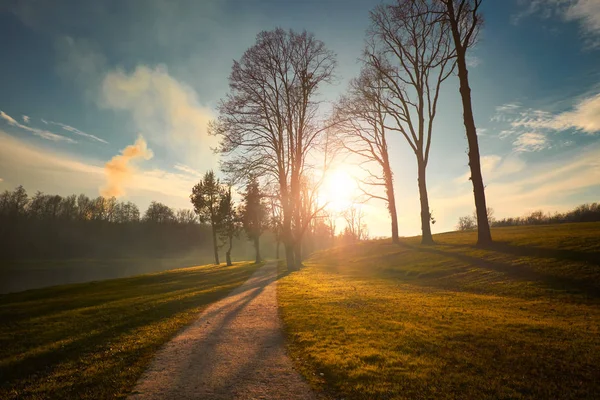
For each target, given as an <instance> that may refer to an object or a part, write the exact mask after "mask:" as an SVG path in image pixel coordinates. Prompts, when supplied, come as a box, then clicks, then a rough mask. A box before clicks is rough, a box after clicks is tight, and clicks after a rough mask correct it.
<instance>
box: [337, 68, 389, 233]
mask: <svg viewBox="0 0 600 400" xmlns="http://www.w3.org/2000/svg"><path fill="white" fill-rule="evenodd" d="M388 95H389V91H386V90H385V84H384V83H383V82H382V78H381V75H380V73H379V72H378V71H376V70H375V69H373V68H370V67H366V68H363V70H362V71H361V74H360V76H359V78H357V79H353V80H352V81H351V82H350V88H349V90H348V94H347V95H346V96H344V97H342V98H341V99H340V101H339V102H338V104H337V106H336V108H335V114H334V120H335V121H336V125H335V126H336V132H337V137H338V138H339V142H338V143H339V144H340V145H341V146H342V147H343V148H344V149H346V150H347V151H349V152H350V153H351V154H354V155H356V156H358V157H360V158H361V159H362V160H361V161H362V162H361V163H360V164H359V165H360V166H361V167H362V168H363V170H364V171H365V172H366V173H367V175H368V176H367V178H366V179H362V180H360V183H361V184H363V185H368V186H371V187H372V188H371V189H369V190H365V188H364V187H362V185H361V186H359V188H360V190H361V191H362V193H363V195H364V196H365V197H366V199H379V200H383V201H384V202H385V203H386V204H387V207H388V211H389V213H390V218H391V224H392V242H393V243H398V214H397V212H396V198H395V195H394V177H393V174H392V168H391V166H390V159H389V154H388V142H387V137H386V134H387V129H386V118H387V112H386V109H389V108H391V104H389V102H390V99H389V98H388ZM384 103H387V104H384ZM372 164H375V165H376V166H377V167H379V168H380V169H381V173H374V172H373V171H372V170H371V169H370V166H371V165H372ZM363 165H366V167H363ZM373 187H375V188H377V187H382V188H383V189H384V190H385V195H384V196H382V195H380V194H376V192H374V191H373ZM333 228H334V230H335V227H333Z"/></svg>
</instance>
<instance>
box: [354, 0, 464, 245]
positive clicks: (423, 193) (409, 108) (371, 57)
mask: <svg viewBox="0 0 600 400" xmlns="http://www.w3.org/2000/svg"><path fill="white" fill-rule="evenodd" d="M436 7H437V3H436V2H435V1H432V0H397V1H396V2H395V3H394V4H393V5H380V6H378V7H377V8H375V10H374V11H372V12H371V28H370V30H369V33H368V36H369V43H368V45H367V48H366V50H365V62H366V64H367V66H368V67H369V68H372V69H374V70H375V71H377V73H378V74H379V76H380V77H381V82H382V84H383V87H384V89H385V90H386V91H388V92H389V95H388V101H386V102H382V103H381V104H382V105H383V108H384V110H385V112H386V113H387V115H388V116H389V117H390V118H389V119H390V122H391V123H389V124H388V123H386V129H387V130H388V131H395V132H399V133H400V134H402V136H403V137H404V138H405V139H406V141H407V142H408V144H409V145H410V147H411V149H412V150H413V152H414V153H415V155H416V158H417V167H418V183H419V196H420V201H421V230H422V238H421V243H423V244H432V243H433V237H432V235H431V225H430V222H431V212H430V210H429V198H428V195H427V183H426V173H425V172H426V167H427V163H428V161H429V150H430V147H431V134H432V131H433V122H434V119H435V116H436V109H437V105H438V98H439V93H440V88H441V85H442V83H443V82H444V81H445V80H446V79H447V78H448V77H449V76H450V75H451V74H452V71H453V70H454V66H455V62H454V49H453V46H452V38H451V35H450V32H449V28H448V26H447V25H446V24H440V23H436V21H437V18H438V17H437V15H436V14H435V13H434V12H433V11H434V10H435V9H436Z"/></svg>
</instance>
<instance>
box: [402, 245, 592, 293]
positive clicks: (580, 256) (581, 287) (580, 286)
mask: <svg viewBox="0 0 600 400" xmlns="http://www.w3.org/2000/svg"><path fill="white" fill-rule="evenodd" d="M400 246H403V247H406V248H409V249H412V250H416V251H420V252H425V253H430V254H436V255H440V256H443V257H449V258H453V259H455V260H458V261H460V262H462V263H466V264H469V265H471V266H475V267H479V268H483V269H488V270H493V271H497V272H500V273H502V274H505V275H507V276H508V277H510V278H512V279H516V280H520V281H531V282H540V283H542V284H543V285H544V286H546V287H547V288H549V289H552V290H557V291H564V292H568V293H572V294H575V293H581V294H584V295H585V296H587V297H591V298H600V287H598V285H597V283H596V282H589V281H585V280H582V279H577V278H573V277H567V276H557V275H553V274H551V273H544V272H543V271H540V270H534V269H532V268H531V267H530V266H528V265H523V264H510V263H505V262H498V261H492V260H488V259H485V258H480V257H474V256H470V255H467V254H463V253H458V252H455V251H445V250H441V249H440V247H442V248H443V247H453V248H468V249H478V248H477V247H474V246H468V245H453V244H441V243H440V244H437V246H436V247H430V246H415V245H410V244H406V243H402V244H400ZM486 249H487V250H494V251H498V252H502V253H507V254H510V255H515V256H520V257H534V258H552V259H556V260H558V261H561V260H565V259H566V260H570V261H577V262H590V263H592V264H594V265H598V259H597V257H598V256H597V254H596V253H583V252H577V251H572V250H550V249H543V248H535V247H526V246H512V245H509V244H507V243H495V244H493V245H491V246H488V247H486ZM466 267H468V266H466ZM440 275H443V273H441V274H440Z"/></svg>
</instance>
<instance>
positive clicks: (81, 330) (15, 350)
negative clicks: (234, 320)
mask: <svg viewBox="0 0 600 400" xmlns="http://www.w3.org/2000/svg"><path fill="white" fill-rule="evenodd" d="M258 266H259V265H257V264H253V263H250V262H243V263H235V264H234V266H232V267H226V266H224V265H221V266H214V265H207V266H199V267H192V268H183V269H177V270H171V271H166V272H160V273H154V274H146V275H139V276H135V277H131V278H123V279H114V280H106V281H99V282H89V283H82V284H73V285H63V286H54V287H49V288H45V289H36V290H29V291H25V292H20V293H13V294H5V295H0V321H2V324H1V325H0V398H1V399H6V400H9V399H73V398H77V399H104V398H124V397H126V395H127V394H128V392H129V391H130V390H131V388H132V387H133V385H134V384H135V382H136V380H137V378H138V377H139V376H140V375H141V373H142V372H143V371H144V368H145V367H146V366H147V364H148V363H149V362H150V360H151V359H152V356H153V355H154V353H155V352H156V351H157V350H158V349H159V348H160V347H161V346H162V345H163V344H164V343H166V342H167V341H168V340H169V339H170V338H171V337H173V335H175V334H176V333H177V332H178V331H179V330H180V329H181V328H182V327H184V326H186V325H188V324H189V323H190V322H192V321H193V320H194V319H195V318H197V317H198V313H199V312H201V311H202V310H203V309H204V308H205V307H206V306H207V305H208V304H210V303H212V302H214V301H216V300H218V299H220V298H223V297H224V296H226V295H227V294H228V293H229V292H230V291H231V290H232V289H234V288H235V287H237V286H239V285H240V284H242V283H243V282H245V281H246V279H248V277H249V276H250V275H251V274H252V273H253V272H254V271H255V270H256V269H257V268H258Z"/></svg>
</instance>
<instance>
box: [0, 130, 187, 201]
mask: <svg viewBox="0 0 600 400" xmlns="http://www.w3.org/2000/svg"><path fill="white" fill-rule="evenodd" d="M0 143H2V145H1V146H0V171H2V178H3V179H4V182H3V184H6V182H9V183H11V184H13V183H14V185H18V184H22V185H23V186H24V187H25V188H26V189H27V191H28V192H30V193H33V192H35V191H37V190H40V191H42V192H45V193H57V194H60V195H70V194H73V193H76V194H77V193H84V194H86V195H88V196H97V195H98V188H99V187H101V186H103V185H105V184H106V170H105V166H104V164H105V163H104V162H102V161H100V160H94V159H83V158H79V157H78V156H75V155H73V154H67V153H63V152H57V151H55V150H53V149H48V148H43V147H40V146H38V145H36V144H32V143H26V142H24V141H23V140H21V139H19V138H17V137H14V136H11V135H9V134H8V133H6V132H3V131H2V130H0ZM142 167H143V166H142V165H139V166H138V168H137V169H135V170H134V171H133V173H134V174H135V179H131V180H130V181H128V182H127V193H126V194H125V196H124V198H125V199H127V200H129V201H133V202H134V203H136V204H137V205H138V206H139V207H140V210H144V209H145V208H146V207H147V206H148V204H149V203H150V202H151V201H152V200H155V201H160V202H162V203H164V204H166V205H168V206H169V207H174V208H190V202H189V195H190V192H191V189H192V187H193V186H194V185H195V184H196V183H197V178H195V177H193V176H190V175H188V174H180V173H173V172H169V171H164V170H161V169H150V170H146V169H143V168H142Z"/></svg>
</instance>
